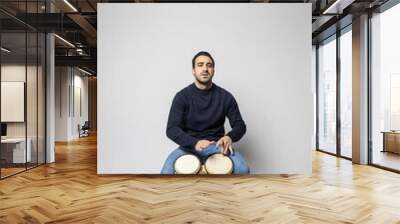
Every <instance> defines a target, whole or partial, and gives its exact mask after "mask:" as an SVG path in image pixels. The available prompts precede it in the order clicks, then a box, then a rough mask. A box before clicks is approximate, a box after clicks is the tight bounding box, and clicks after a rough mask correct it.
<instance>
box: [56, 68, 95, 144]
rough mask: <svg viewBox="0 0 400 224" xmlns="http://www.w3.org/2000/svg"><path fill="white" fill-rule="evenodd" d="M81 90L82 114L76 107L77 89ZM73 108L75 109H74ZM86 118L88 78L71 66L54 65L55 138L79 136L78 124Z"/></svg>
mask: <svg viewBox="0 0 400 224" xmlns="http://www.w3.org/2000/svg"><path fill="white" fill-rule="evenodd" d="M79 89H80V90H81V97H80V100H81V105H82V108H81V109H82V114H80V113H79V110H78V108H77V107H76V105H77V104H79V102H77V100H78V99H79V98H77V97H76V95H77V94H78V92H77V90H79ZM74 110H75V111H74ZM87 120H88V78H87V76H83V73H82V72H80V71H79V70H77V69H76V68H72V67H56V78H55V140H56V141H69V140H73V139H77V138H78V137H79V135H78V134H79V133H78V128H77V127H78V124H80V125H83V123H84V122H85V121H87Z"/></svg>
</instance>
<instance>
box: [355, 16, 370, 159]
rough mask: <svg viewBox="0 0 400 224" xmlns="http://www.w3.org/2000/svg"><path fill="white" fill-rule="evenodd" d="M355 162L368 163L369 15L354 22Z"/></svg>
mask: <svg viewBox="0 0 400 224" xmlns="http://www.w3.org/2000/svg"><path fill="white" fill-rule="evenodd" d="M352 37H353V41H352V43H353V114H352V115H353V131H352V135H353V136H352V139H353V140H352V145H353V153H352V157H353V162H354V163H358V164H367V163H368V15H361V16H360V17H358V18H355V19H354V20H353V35H352Z"/></svg>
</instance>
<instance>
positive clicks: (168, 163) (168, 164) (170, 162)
mask: <svg viewBox="0 0 400 224" xmlns="http://www.w3.org/2000/svg"><path fill="white" fill-rule="evenodd" d="M186 154H189V152H187V151H186V150H184V149H182V148H180V147H179V148H177V149H175V150H174V151H172V152H171V153H170V154H169V155H168V157H167V159H166V160H165V162H164V165H163V167H162V169H161V174H174V173H175V168H174V164H175V161H176V160H177V159H178V158H179V157H181V156H183V155H186Z"/></svg>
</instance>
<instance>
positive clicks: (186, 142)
mask: <svg viewBox="0 0 400 224" xmlns="http://www.w3.org/2000/svg"><path fill="white" fill-rule="evenodd" d="M167 136H168V138H170V139H171V140H172V141H174V142H175V143H176V144H178V145H179V146H181V147H184V148H190V149H194V147H195V145H196V143H197V142H198V141H199V139H197V138H195V137H193V136H191V135H189V134H187V133H185V132H184V131H183V130H182V129H181V128H179V127H170V128H168V129H167Z"/></svg>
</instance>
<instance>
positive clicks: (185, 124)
mask: <svg viewBox="0 0 400 224" xmlns="http://www.w3.org/2000/svg"><path fill="white" fill-rule="evenodd" d="M225 117H228V119H229V123H230V125H231V127H232V130H231V131H230V132H229V133H227V134H226V135H228V136H229V137H230V138H231V139H232V141H233V142H236V141H239V140H240V139H241V138H242V136H243V135H244V134H245V133H246V124H245V123H244V121H243V119H242V116H241V115H240V111H239V107H238V105H237V103H236V100H235V98H234V97H233V96H232V94H231V93H229V92H228V91H226V90H225V89H223V88H221V87H219V86H217V85H215V84H214V83H213V84H212V85H211V88H209V89H207V90H202V89H199V88H197V87H196V85H195V84H194V83H193V84H191V85H189V86H187V87H185V88H184V89H182V90H181V91H179V92H178V93H177V94H176V95H175V97H174V99H173V101H172V106H171V110H170V112H169V117H168V124H167V136H168V138H170V139H171V140H172V141H174V142H175V143H176V144H178V145H179V146H181V147H183V148H188V149H191V150H193V149H194V147H195V145H196V143H197V141H199V140H203V139H207V140H210V141H218V140H219V139H220V138H221V137H223V136H224V135H225V129H224V123H225Z"/></svg>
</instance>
